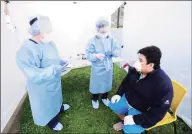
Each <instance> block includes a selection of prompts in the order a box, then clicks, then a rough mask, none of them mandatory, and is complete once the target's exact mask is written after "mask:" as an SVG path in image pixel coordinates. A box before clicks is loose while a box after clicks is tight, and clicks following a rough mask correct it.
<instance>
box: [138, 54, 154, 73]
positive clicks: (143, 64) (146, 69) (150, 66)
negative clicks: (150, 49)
mask: <svg viewBox="0 0 192 134" xmlns="http://www.w3.org/2000/svg"><path fill="white" fill-rule="evenodd" d="M139 61H140V63H141V73H149V72H151V71H153V66H154V64H153V63H149V64H147V59H146V57H145V56H144V55H142V54H139Z"/></svg>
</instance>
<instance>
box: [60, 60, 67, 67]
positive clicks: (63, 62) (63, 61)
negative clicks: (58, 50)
mask: <svg viewBox="0 0 192 134" xmlns="http://www.w3.org/2000/svg"><path fill="white" fill-rule="evenodd" d="M59 63H60V65H61V66H64V65H65V64H67V65H68V64H69V61H68V60H63V59H62V60H60V61H59Z"/></svg>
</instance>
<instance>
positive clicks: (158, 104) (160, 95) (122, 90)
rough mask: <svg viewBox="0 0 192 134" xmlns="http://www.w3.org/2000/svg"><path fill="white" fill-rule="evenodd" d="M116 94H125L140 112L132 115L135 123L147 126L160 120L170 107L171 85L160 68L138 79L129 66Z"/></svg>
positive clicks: (138, 76)
mask: <svg viewBox="0 0 192 134" xmlns="http://www.w3.org/2000/svg"><path fill="white" fill-rule="evenodd" d="M117 94H118V95H120V96H122V95H123V94H125V97H126V99H127V101H128V102H129V104H130V105H131V106H132V107H134V108H135V109H137V110H139V111H141V112H142V114H139V115H134V116H133V120H134V122H135V124H137V125H140V126H142V127H144V128H149V127H152V126H154V125H155V124H157V123H158V122H159V121H161V120H162V119H163V117H164V116H165V114H166V113H167V111H168V110H169V109H170V106H171V102H172V99H173V87H172V82H171V80H170V78H169V77H168V76H167V74H166V73H165V72H164V71H163V70H162V69H160V68H159V69H156V70H154V71H153V72H151V73H148V74H147V76H146V77H144V78H143V79H140V74H139V73H138V72H137V71H136V70H135V68H132V67H129V72H128V74H127V76H126V77H125V78H124V80H123V81H122V83H121V85H120V87H119V89H118V91H117Z"/></svg>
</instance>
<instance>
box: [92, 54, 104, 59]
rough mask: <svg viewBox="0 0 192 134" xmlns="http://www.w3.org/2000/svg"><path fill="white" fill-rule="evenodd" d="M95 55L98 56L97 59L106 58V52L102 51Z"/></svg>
mask: <svg viewBox="0 0 192 134" xmlns="http://www.w3.org/2000/svg"><path fill="white" fill-rule="evenodd" d="M94 56H95V57H96V58H97V59H100V60H102V59H104V57H105V55H104V54H101V53H98V54H94Z"/></svg>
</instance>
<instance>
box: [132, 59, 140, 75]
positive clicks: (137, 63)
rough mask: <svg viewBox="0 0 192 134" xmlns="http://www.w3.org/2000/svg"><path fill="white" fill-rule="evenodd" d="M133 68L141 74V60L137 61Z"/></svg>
mask: <svg viewBox="0 0 192 134" xmlns="http://www.w3.org/2000/svg"><path fill="white" fill-rule="evenodd" d="M133 67H134V68H135V69H136V70H137V71H138V72H141V63H140V61H139V60H137V61H136V62H135V63H134V65H133Z"/></svg>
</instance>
